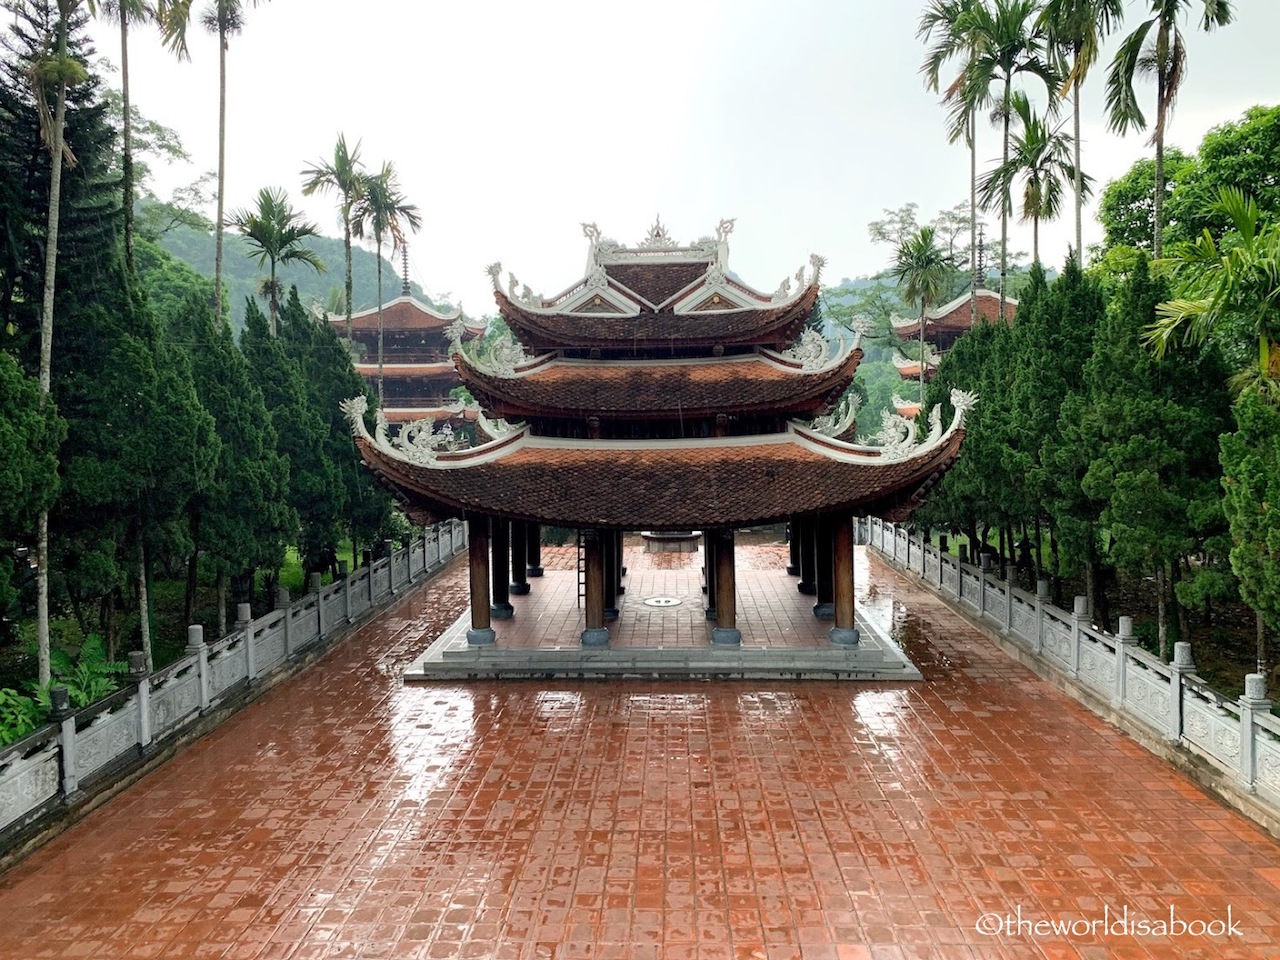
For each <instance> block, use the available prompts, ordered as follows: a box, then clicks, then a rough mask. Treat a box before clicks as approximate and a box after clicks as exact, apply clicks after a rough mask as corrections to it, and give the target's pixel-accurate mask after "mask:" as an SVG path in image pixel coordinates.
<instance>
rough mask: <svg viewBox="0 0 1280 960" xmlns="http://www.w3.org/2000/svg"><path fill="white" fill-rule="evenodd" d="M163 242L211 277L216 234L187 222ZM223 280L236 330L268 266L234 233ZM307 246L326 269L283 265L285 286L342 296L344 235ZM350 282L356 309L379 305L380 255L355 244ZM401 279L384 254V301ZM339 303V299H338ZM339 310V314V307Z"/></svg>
mask: <svg viewBox="0 0 1280 960" xmlns="http://www.w3.org/2000/svg"><path fill="white" fill-rule="evenodd" d="M159 244H160V246H161V247H163V248H164V249H165V250H167V251H169V252H170V253H171V254H173V255H174V256H175V257H177V258H178V259H179V260H182V261H184V262H186V263H188V264H190V265H191V267H193V268H194V269H195V270H196V271H198V272H199V273H201V274H203V275H205V276H207V277H212V276H213V252H214V243H213V234H211V233H204V232H202V231H200V230H196V229H194V228H192V227H188V226H182V225H180V226H177V227H175V228H174V229H172V230H170V231H168V232H167V233H165V234H164V235H163V236H162V237H160V239H159ZM223 244H224V250H223V264H222V273H223V277H222V279H223V283H224V284H225V285H226V288H227V293H228V300H229V302H230V307H231V319H232V325H233V326H234V327H235V328H236V330H237V331H239V330H241V329H242V328H243V327H244V300H245V297H252V296H255V295H256V294H257V290H258V284H259V283H260V282H261V281H262V279H263V278H264V277H266V275H267V265H266V264H264V265H263V266H262V267H261V268H259V267H258V261H257V257H256V256H255V255H254V252H253V248H252V247H250V245H249V244H248V243H247V242H246V241H245V240H244V238H243V237H240V236H237V235H236V234H234V233H232V232H231V231H227V232H226V234H224V236H223ZM306 245H307V246H308V247H309V248H310V249H312V250H314V251H315V253H316V255H317V256H318V257H319V258H320V259H321V260H323V261H324V264H325V267H326V268H327V269H326V271H325V272H324V273H319V274H318V273H316V272H315V271H314V270H313V269H311V267H309V266H307V265H306V264H284V265H281V266H280V267H279V268H278V269H277V274H278V276H279V279H280V282H281V284H283V286H284V289H285V290H286V291H287V290H288V289H289V287H290V286H294V285H296V286H297V288H298V296H299V297H300V298H301V300H302V302H303V303H304V304H309V303H311V302H312V301H315V300H319V301H320V302H321V303H324V302H325V301H326V300H328V299H329V297H330V296H331V294H333V293H335V292H336V293H337V294H339V295H340V294H341V291H342V285H343V273H344V270H345V267H344V266H343V254H342V238H341V237H339V238H336V239H335V238H332V237H311V238H309V239H308V240H307V243H306ZM351 282H352V297H351V299H352V301H353V302H354V306H355V309H356V310H363V309H364V308H366V307H372V306H376V305H377V302H378V258H377V256H376V255H374V254H373V253H371V252H369V251H368V250H364V249H362V248H360V247H357V246H354V245H353V246H352V248H351ZM402 284H403V282H402V280H401V279H400V268H399V267H398V266H396V265H393V264H392V263H391V261H389V260H387V259H386V258H385V257H384V258H383V262H382V299H383V301H384V302H386V301H387V300H392V299H394V298H396V297H398V296H400V289H401V286H402ZM410 288H411V289H412V290H413V295H414V296H415V297H417V298H418V299H420V300H423V301H424V302H426V303H431V304H432V305H433V306H437V307H442V306H447V305H445V304H439V303H436V302H435V301H433V300H432V299H431V298H430V297H428V296H427V295H426V294H425V293H423V291H422V288H421V287H419V286H418V284H416V283H413V282H412V281H411V282H410ZM335 302H337V303H340V302H341V300H337V301H335ZM335 312H337V311H336V310H335Z"/></svg>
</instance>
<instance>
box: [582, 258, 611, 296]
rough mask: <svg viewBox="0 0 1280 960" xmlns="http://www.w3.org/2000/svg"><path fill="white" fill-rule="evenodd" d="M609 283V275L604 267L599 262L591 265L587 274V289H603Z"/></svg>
mask: <svg viewBox="0 0 1280 960" xmlns="http://www.w3.org/2000/svg"><path fill="white" fill-rule="evenodd" d="M608 285H609V275H608V274H607V273H605V271H604V267H601V266H600V265H599V264H597V265H595V266H594V267H592V269H591V272H590V273H588V274H587V289H588V290H603V289H604V288H605V287H607V286H608Z"/></svg>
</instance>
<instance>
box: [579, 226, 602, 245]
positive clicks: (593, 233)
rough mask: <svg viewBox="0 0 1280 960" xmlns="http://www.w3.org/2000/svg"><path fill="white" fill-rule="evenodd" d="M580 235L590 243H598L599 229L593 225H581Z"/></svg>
mask: <svg viewBox="0 0 1280 960" xmlns="http://www.w3.org/2000/svg"><path fill="white" fill-rule="evenodd" d="M582 235H583V236H584V237H586V238H587V239H588V240H590V241H591V242H592V243H599V242H600V228H599V227H597V226H596V225H595V224H594V223H584V224H583V225H582Z"/></svg>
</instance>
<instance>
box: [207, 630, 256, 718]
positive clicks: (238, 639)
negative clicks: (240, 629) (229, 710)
mask: <svg viewBox="0 0 1280 960" xmlns="http://www.w3.org/2000/svg"><path fill="white" fill-rule="evenodd" d="M244 644H245V638H244V636H243V635H236V636H234V637H232V638H231V640H230V642H228V643H221V642H220V646H221V649H220V650H218V651H217V656H216V657H215V656H214V655H213V653H212V652H211V653H210V657H209V699H210V700H211V701H213V702H214V703H217V702H218V701H219V700H221V699H222V698H223V697H224V696H225V695H226V693H227V691H228V690H230V689H231V688H232V687H234V686H235V685H236V684H238V683H241V682H243V681H244V680H246V679H248V677H249V665H248V664H247V663H245V659H244Z"/></svg>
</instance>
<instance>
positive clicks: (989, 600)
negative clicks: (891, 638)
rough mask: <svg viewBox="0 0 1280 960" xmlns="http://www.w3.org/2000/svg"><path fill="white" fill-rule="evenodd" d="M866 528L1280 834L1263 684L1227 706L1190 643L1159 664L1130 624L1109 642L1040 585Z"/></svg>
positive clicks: (892, 556)
mask: <svg viewBox="0 0 1280 960" xmlns="http://www.w3.org/2000/svg"><path fill="white" fill-rule="evenodd" d="M863 524H864V527H863V536H864V542H866V543H867V544H869V545H870V546H871V547H872V548H873V549H875V550H876V551H878V552H879V553H880V554H881V556H883V557H884V558H885V559H886V560H888V561H889V562H891V563H892V564H893V565H894V566H895V567H897V568H898V569H900V570H902V571H903V572H907V573H911V574H913V575H915V576H917V577H919V578H920V579H921V580H922V581H923V582H924V583H925V584H926V585H928V586H929V587H930V588H931V589H932V590H934V591H935V592H937V593H938V594H940V595H941V596H942V598H943V599H944V600H947V601H949V602H950V603H952V604H953V605H955V606H958V607H959V608H961V609H962V610H963V611H964V612H966V613H968V614H969V615H970V616H972V617H974V618H975V619H977V620H979V621H980V622H981V623H983V624H984V625H985V626H987V627H989V628H991V629H992V630H993V631H995V632H996V633H998V635H999V636H1000V637H1001V638H1002V639H1004V640H1006V641H1008V642H1009V643H1011V644H1012V645H1013V646H1014V647H1016V648H1017V649H1018V650H1019V651H1021V652H1022V653H1023V654H1025V655H1026V656H1028V657H1029V658H1031V660H1032V661H1033V662H1035V663H1036V664H1038V665H1040V666H1043V667H1045V668H1047V669H1048V671H1049V672H1051V673H1052V674H1054V675H1055V677H1056V679H1058V680H1060V681H1061V682H1062V684H1063V686H1065V687H1067V688H1068V689H1070V690H1072V691H1073V692H1075V693H1076V694H1078V695H1081V696H1079V697H1078V698H1079V699H1080V700H1082V702H1084V703H1085V704H1086V705H1088V706H1090V707H1093V708H1094V709H1095V710H1096V711H1097V712H1100V713H1104V714H1105V713H1109V714H1110V715H1111V716H1112V717H1113V718H1114V719H1116V720H1119V721H1121V722H1125V723H1126V724H1127V725H1129V726H1130V728H1131V729H1136V730H1137V731H1138V732H1140V733H1143V734H1145V735H1146V736H1145V737H1143V739H1145V740H1146V741H1147V743H1148V745H1151V744H1153V743H1156V742H1159V743H1163V744H1165V745H1168V746H1175V747H1180V748H1184V749H1185V750H1187V751H1189V752H1190V753H1192V754H1194V755H1195V756H1197V757H1199V758H1201V759H1203V760H1204V761H1207V763H1208V764H1209V765H1210V766H1211V767H1212V768H1213V769H1214V770H1215V771H1216V774H1217V780H1216V781H1215V782H1214V783H1213V784H1211V786H1213V787H1214V789H1216V790H1217V791H1218V792H1219V793H1220V794H1223V795H1224V796H1226V797H1227V799H1231V800H1243V802H1239V803H1236V805H1237V806H1239V807H1240V808H1241V809H1242V810H1243V811H1244V812H1246V813H1248V814H1250V815H1251V816H1254V817H1255V819H1260V820H1262V821H1264V822H1265V823H1266V825H1269V826H1273V827H1274V825H1277V824H1280V718H1277V717H1276V716H1275V715H1274V714H1273V713H1272V712H1271V701H1270V700H1269V699H1267V690H1266V678H1265V677H1264V676H1262V675H1261V674H1256V673H1255V674H1249V675H1248V676H1247V677H1246V678H1245V690H1244V694H1243V695H1242V696H1241V697H1239V699H1237V700H1230V699H1228V698H1225V697H1223V696H1221V695H1220V694H1218V693H1216V692H1215V691H1214V690H1212V689H1211V688H1210V687H1209V685H1208V684H1207V683H1206V682H1205V681H1204V680H1203V679H1201V678H1200V677H1199V676H1197V675H1196V673H1195V664H1194V663H1193V661H1192V657H1191V644H1189V643H1175V644H1174V658H1173V662H1172V663H1163V662H1162V661H1161V660H1160V659H1159V658H1158V657H1155V656H1153V655H1152V654H1150V653H1148V652H1147V651H1145V650H1142V649H1141V648H1139V646H1138V644H1137V642H1136V640H1135V638H1134V636H1133V620H1132V618H1130V617H1120V619H1119V624H1120V625H1119V631H1118V632H1117V633H1116V634H1114V635H1113V634H1110V633H1107V632H1105V631H1103V630H1099V629H1097V628H1095V627H1094V626H1092V625H1091V624H1090V623H1089V622H1088V616H1087V613H1086V610H1087V605H1086V601H1085V598H1084V597H1076V598H1075V602H1074V604H1073V609H1072V611H1071V612H1070V613H1068V612H1067V611H1065V610H1060V609H1058V608H1057V607H1055V606H1053V605H1052V604H1050V603H1049V599H1048V584H1047V583H1045V582H1043V581H1041V582H1040V583H1039V584H1038V585H1037V586H1038V589H1037V590H1036V593H1035V594H1029V593H1027V592H1026V591H1024V590H1021V589H1019V588H1018V587H1017V586H1015V585H1014V583H1013V582H1012V581H1009V580H1001V579H999V578H998V577H996V576H995V575H993V574H992V573H991V572H990V570H988V569H986V568H985V566H979V567H974V566H971V565H969V564H962V563H959V562H958V561H957V560H956V559H955V558H953V557H951V556H949V555H947V554H943V553H940V552H939V551H938V550H937V548H935V547H934V546H932V545H931V544H928V543H925V542H924V541H923V539H922V538H921V537H920V536H914V537H913V536H912V535H911V534H910V533H909V531H908V530H907V529H905V528H904V527H900V526H897V525H895V524H891V523H885V522H884V521H881V520H878V519H876V518H871V519H870V520H867V521H863ZM1104 706H1105V707H1106V708H1108V709H1106V710H1104V709H1100V708H1101V707H1104ZM1230 794H1235V795H1236V796H1235V797H1232V796H1230Z"/></svg>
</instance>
